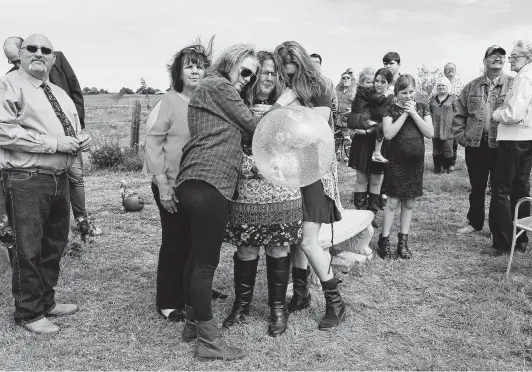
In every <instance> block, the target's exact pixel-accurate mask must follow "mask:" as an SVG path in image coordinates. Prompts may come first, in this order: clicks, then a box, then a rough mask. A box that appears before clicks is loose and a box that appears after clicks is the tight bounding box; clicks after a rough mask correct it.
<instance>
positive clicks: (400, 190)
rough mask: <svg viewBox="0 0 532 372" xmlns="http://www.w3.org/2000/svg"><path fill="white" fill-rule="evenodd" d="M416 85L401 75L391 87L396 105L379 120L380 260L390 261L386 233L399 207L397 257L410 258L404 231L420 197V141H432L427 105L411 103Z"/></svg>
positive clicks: (406, 229)
mask: <svg viewBox="0 0 532 372" xmlns="http://www.w3.org/2000/svg"><path fill="white" fill-rule="evenodd" d="M415 88H416V82H415V80H414V78H413V77H412V76H411V75H401V76H400V77H399V78H398V79H397V82H396V84H395V96H396V98H397V100H396V102H395V103H393V104H392V105H391V106H389V107H388V108H387V110H386V111H385V113H384V117H383V129H384V137H385V138H386V139H387V140H388V141H389V146H388V160H389V163H388V202H387V204H386V207H385V209H384V216H383V222H382V232H381V235H380V236H379V241H378V243H377V245H378V246H377V253H378V254H379V256H380V257H381V258H386V257H391V250H390V230H391V227H392V223H393V219H394V216H395V211H396V210H397V208H398V207H399V204H401V224H400V226H401V227H400V229H401V232H400V233H399V241H398V243H397V255H398V256H399V257H401V258H403V259H409V258H412V254H411V253H410V250H409V249H408V231H409V229H410V221H411V220H412V213H413V210H414V200H415V198H417V197H420V196H422V195H423V168H424V164H423V163H424V158H425V143H424V138H423V137H427V138H432V136H433V135H434V128H433V126H432V117H431V115H430V111H429V108H428V107H427V105H423V104H421V103H417V102H416V101H414V93H415Z"/></svg>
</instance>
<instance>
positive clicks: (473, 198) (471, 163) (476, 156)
mask: <svg viewBox="0 0 532 372" xmlns="http://www.w3.org/2000/svg"><path fill="white" fill-rule="evenodd" d="M465 161H466V165H467V173H468V174H469V182H470V184H471V192H470V193H469V211H468V212H467V219H468V220H469V224H470V225H471V226H472V227H473V228H474V229H475V230H482V227H483V226H484V218H485V216H486V214H485V201H486V187H487V184H488V179H490V178H491V177H493V173H494V171H495V165H496V164H497V149H496V148H491V147H489V145H488V141H487V136H484V137H483V139H482V140H481V141H480V147H471V146H467V147H466V148H465ZM490 183H491V181H490Z"/></svg>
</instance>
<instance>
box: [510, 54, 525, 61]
mask: <svg viewBox="0 0 532 372" xmlns="http://www.w3.org/2000/svg"><path fill="white" fill-rule="evenodd" d="M521 57H524V58H527V56H525V55H520V56H518V55H516V54H510V55H509V56H508V60H516V59H517V58H521Z"/></svg>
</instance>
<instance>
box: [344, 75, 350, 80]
mask: <svg viewBox="0 0 532 372" xmlns="http://www.w3.org/2000/svg"><path fill="white" fill-rule="evenodd" d="M350 79H351V78H350V77H349V76H344V77H342V80H350Z"/></svg>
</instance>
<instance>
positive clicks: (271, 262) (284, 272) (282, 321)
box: [266, 256, 290, 337]
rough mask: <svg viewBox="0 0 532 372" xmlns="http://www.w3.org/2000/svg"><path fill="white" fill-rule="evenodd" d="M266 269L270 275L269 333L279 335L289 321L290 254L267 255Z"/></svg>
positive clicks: (273, 335)
mask: <svg viewBox="0 0 532 372" xmlns="http://www.w3.org/2000/svg"><path fill="white" fill-rule="evenodd" d="M266 271H267V276H268V305H270V317H269V318H268V334H269V335H270V336H272V337H276V336H279V335H281V334H283V333H284V331H286V326H287V323H288V309H287V307H286V302H285V301H286V288H287V287H288V278H289V277H290V256H287V257H280V258H274V257H270V256H266Z"/></svg>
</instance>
